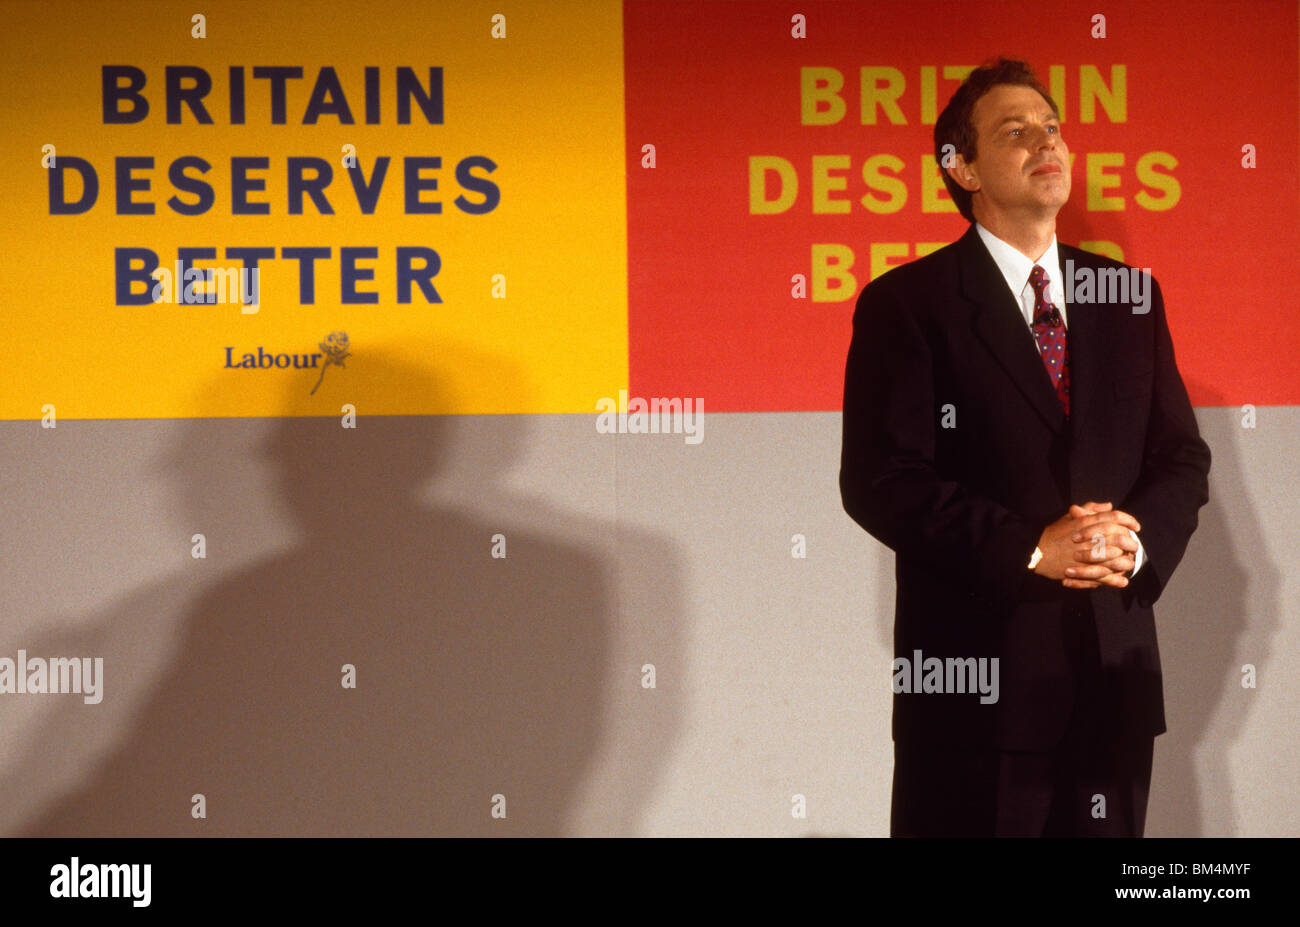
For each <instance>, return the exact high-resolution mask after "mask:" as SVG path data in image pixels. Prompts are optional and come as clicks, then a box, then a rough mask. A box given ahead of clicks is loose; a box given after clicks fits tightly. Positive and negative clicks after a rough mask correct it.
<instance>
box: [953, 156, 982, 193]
mask: <svg viewBox="0 0 1300 927" xmlns="http://www.w3.org/2000/svg"><path fill="white" fill-rule="evenodd" d="M945 170H946V171H947V172H948V176H949V177H951V178H952V179H953V180H954V181H956V182H957V186H959V187H961V188H962V189H963V190H965V191H966V192H967V193H978V192H979V188H980V182H979V177H978V176H977V175H976V173H975V168H974V167H973V166H972V165H971V164H970V163H969V162H968V161H967V160H966V159H965V158H963V157H962V156H961V155H960V154H957V153H954V154H953V156H952V165H951V166H949V167H947V168H945Z"/></svg>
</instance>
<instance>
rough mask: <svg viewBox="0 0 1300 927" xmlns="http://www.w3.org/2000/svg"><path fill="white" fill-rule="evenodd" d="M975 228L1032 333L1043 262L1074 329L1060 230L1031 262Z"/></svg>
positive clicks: (1050, 290) (1136, 563) (1051, 294)
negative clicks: (1036, 275)
mask: <svg viewBox="0 0 1300 927" xmlns="http://www.w3.org/2000/svg"><path fill="white" fill-rule="evenodd" d="M975 231H976V232H977V233H978V234H979V237H980V241H982V242H984V247H985V248H987V249H988V252H989V254H990V255H991V256H992V258H993V263H994V264H997V265H998V270H1000V271H1001V272H1002V278H1003V279H1004V280H1006V281H1007V286H1008V287H1009V288H1010V289H1011V295H1012V296H1013V297H1015V299H1016V302H1017V303H1019V305H1020V314H1021V315H1022V316H1023V317H1024V320H1025V325H1026V326H1027V327H1028V328H1029V332H1030V334H1033V330H1034V299H1035V294H1034V285H1033V284H1032V283H1030V282H1029V273H1030V271H1032V270H1033V269H1034V265H1035V264H1038V265H1040V266H1041V267H1042V268H1043V271H1044V272H1045V273H1046V274H1047V296H1048V298H1049V299H1050V300H1051V301H1052V305H1054V306H1055V307H1056V308H1057V310H1058V311H1060V313H1061V322H1062V323H1063V324H1064V325H1065V329H1066V331H1067V332H1068V331H1069V330H1070V321H1069V318H1068V317H1067V315H1066V306H1065V285H1064V284H1063V283H1062V282H1061V262H1060V259H1059V258H1058V257H1057V255H1056V233H1055V232H1053V233H1052V243H1051V244H1049V245H1048V246H1047V250H1045V251H1044V252H1043V253H1042V254H1040V255H1039V256H1038V260H1037V261H1031V260H1030V259H1029V258H1027V257H1025V255H1023V254H1021V253H1020V252H1019V251H1017V250H1016V249H1015V248H1014V247H1013V246H1011V245H1009V244H1007V243H1006V242H1005V241H1003V240H1002V239H1001V238H998V237H997V236H996V235H994V234H993V233H992V232H990V231H989V230H988V229H986V228H985V227H984V226H982V225H980V224H979V223H978V222H976V223H975ZM1128 533H1129V534H1131V535H1133V540H1135V541H1137V542H1138V549H1137V554H1136V555H1134V558H1133V571H1132V572H1131V573H1129V574H1127V575H1129V576H1134V575H1136V574H1137V571H1138V570H1140V569H1142V562H1143V561H1144V560H1145V559H1146V551H1145V550H1144V549H1143V547H1142V539H1141V538H1139V537H1138V536H1137V533H1136V532H1135V531H1134V530H1133V529H1132V528H1130V529H1129V532H1128Z"/></svg>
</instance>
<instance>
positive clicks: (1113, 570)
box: [1034, 502, 1142, 589]
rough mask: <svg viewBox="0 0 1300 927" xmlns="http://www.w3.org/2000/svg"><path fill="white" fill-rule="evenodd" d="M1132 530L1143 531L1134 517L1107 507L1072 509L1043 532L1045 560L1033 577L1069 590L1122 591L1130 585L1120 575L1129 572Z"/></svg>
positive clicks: (1040, 544)
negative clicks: (1109, 588)
mask: <svg viewBox="0 0 1300 927" xmlns="http://www.w3.org/2000/svg"><path fill="white" fill-rule="evenodd" d="M1130 528H1132V529H1133V530H1134V531H1141V530H1142V526H1141V525H1140V524H1138V520H1137V519H1136V518H1134V517H1133V516H1132V515H1130V514H1128V513H1127V512H1121V511H1117V510H1115V508H1114V507H1113V506H1112V505H1111V503H1109V502H1089V503H1087V504H1085V505H1072V506H1070V510H1069V511H1068V512H1066V513H1065V514H1064V515H1063V516H1061V517H1060V518H1059V519H1057V520H1056V521H1054V522H1052V524H1050V525H1048V526H1047V527H1046V528H1044V529H1043V535H1042V537H1041V538H1039V541H1038V548H1039V550H1041V551H1042V552H1043V556H1042V559H1040V560H1039V561H1038V565H1037V566H1036V567H1034V572H1035V573H1038V574H1039V575H1040V576H1045V577H1047V578H1048V579H1059V580H1061V582H1062V585H1064V586H1066V587H1067V588H1069V589H1096V588H1097V587H1098V586H1113V587H1115V588H1117V589H1123V588H1124V587H1125V586H1127V585H1128V583H1129V581H1128V577H1126V576H1125V575H1124V574H1125V573H1127V572H1129V571H1130V570H1132V569H1133V566H1134V563H1135V558H1136V557H1137V550H1138V543H1137V541H1135V540H1134V539H1133V535H1131V534H1129V529H1130ZM1085 564H1086V565H1085Z"/></svg>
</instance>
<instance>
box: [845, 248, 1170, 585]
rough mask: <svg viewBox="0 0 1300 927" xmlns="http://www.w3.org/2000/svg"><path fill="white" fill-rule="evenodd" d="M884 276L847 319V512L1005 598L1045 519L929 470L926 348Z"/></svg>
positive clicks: (930, 404) (931, 403)
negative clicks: (849, 336)
mask: <svg viewBox="0 0 1300 927" xmlns="http://www.w3.org/2000/svg"><path fill="white" fill-rule="evenodd" d="M888 276H894V277H897V275H896V274H895V275H888ZM888 276H887V277H881V278H880V279H878V280H876V281H873V282H872V283H871V284H869V285H868V286H867V287H866V288H865V289H864V290H863V291H862V294H861V295H860V296H859V298H858V303H857V308H856V311H855V313H854V316H853V337H852V341H851V342H850V346H849V353H848V361H847V364H846V368H845V376H844V435H843V447H842V455H841V461H840V494H841V498H842V500H843V503H844V509H845V511H846V512H848V514H849V515H850V516H851V517H852V518H853V520H854V521H856V522H857V523H858V524H859V525H861V526H862V527H863V528H865V529H866V530H867V531H868V532H869V533H870V534H871V535H872V536H873V537H875V538H877V539H878V540H879V541H881V542H882V543H883V544H885V545H886V546H888V547H890V548H892V549H893V550H895V551H896V552H897V553H898V554H899V555H900V556H902V557H909V558H914V559H915V560H918V561H922V562H925V563H926V564H927V565H928V566H930V567H931V568H933V569H934V570H936V571H937V572H939V573H941V574H942V575H945V576H949V577H952V579H953V580H954V581H957V582H961V583H964V584H965V585H966V586H967V587H968V589H969V590H970V591H971V592H972V593H973V594H976V595H978V596H980V597H982V598H985V599H987V600H989V601H991V602H994V603H1002V604H1005V603H1007V602H1008V601H1010V600H1014V599H1015V597H1016V594H1017V592H1018V591H1019V590H1020V589H1021V587H1022V585H1023V584H1024V583H1025V582H1026V579H1027V578H1028V577H1029V576H1030V575H1031V574H1030V571H1029V570H1028V569H1027V565H1028V562H1029V557H1030V555H1031V554H1032V553H1033V550H1034V547H1035V546H1036V545H1037V543H1038V539H1039V537H1040V535H1041V534H1042V526H1041V525H1034V524H1031V523H1030V522H1029V521H1028V520H1027V519H1025V518H1022V517H1020V516H1018V515H1016V514H1015V513H1013V512H1011V511H1010V510H1008V509H1007V508H1006V507H1005V506H1003V505H1001V504H999V503H997V502H995V501H993V500H992V499H989V498H986V497H983V496H981V495H978V494H976V493H974V492H971V491H970V490H969V489H968V488H967V487H965V486H963V485H962V484H961V483H959V482H957V481H955V480H953V479H950V478H945V476H944V475H943V474H941V473H939V472H938V471H937V470H936V467H935V429H936V427H937V425H938V416H939V414H940V410H939V409H937V408H936V407H935V397H934V386H933V371H932V366H931V365H932V357H931V351H930V348H929V346H928V344H927V341H926V338H925V335H924V333H923V331H922V328H921V323H920V321H919V320H918V319H917V318H916V316H915V314H914V313H913V311H912V307H911V306H909V305H907V304H906V301H905V297H904V296H903V295H902V294H901V293H899V290H898V288H897V287H896V286H893V285H891V284H892V282H893V281H891V280H889V279H888ZM1143 526H1144V527H1145V524H1144V525H1143ZM1156 549H1159V548H1156ZM1153 556H1155V554H1153Z"/></svg>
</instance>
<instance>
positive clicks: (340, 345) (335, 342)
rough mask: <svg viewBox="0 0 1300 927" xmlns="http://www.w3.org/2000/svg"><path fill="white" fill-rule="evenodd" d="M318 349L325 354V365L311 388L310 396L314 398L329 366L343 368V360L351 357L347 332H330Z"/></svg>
mask: <svg viewBox="0 0 1300 927" xmlns="http://www.w3.org/2000/svg"><path fill="white" fill-rule="evenodd" d="M320 349H321V350H322V351H324V352H325V363H324V365H322V367H321V369H320V379H318V380H317V381H316V386H313V387H312V388H311V393H310V395H312V396H315V395H316V390H317V388H318V387H319V386H320V384H321V380H324V379H325V371H326V370H328V369H329V366H330V364H338V365H339V366H340V367H343V366H344V364H343V360H344V359H345V358H348V357H351V356H352V355H351V354H349V353H348V333H347V332H330V333H329V334H328V335H326V336H325V340H324V341H322V342H321V343H320Z"/></svg>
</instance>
